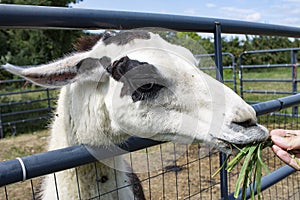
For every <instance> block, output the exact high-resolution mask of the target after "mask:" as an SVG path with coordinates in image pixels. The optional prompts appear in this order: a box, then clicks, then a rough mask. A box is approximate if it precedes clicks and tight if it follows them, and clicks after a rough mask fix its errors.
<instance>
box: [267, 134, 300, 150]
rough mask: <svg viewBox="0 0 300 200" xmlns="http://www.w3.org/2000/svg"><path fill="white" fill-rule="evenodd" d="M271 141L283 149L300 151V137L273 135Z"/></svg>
mask: <svg viewBox="0 0 300 200" xmlns="http://www.w3.org/2000/svg"><path fill="white" fill-rule="evenodd" d="M271 139H272V141H273V143H274V144H276V145H277V146H279V147H280V148H282V149H286V150H292V149H300V135H296V136H295V135H291V136H290V137H282V136H278V135H272V136H271Z"/></svg>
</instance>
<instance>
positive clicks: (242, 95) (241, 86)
mask: <svg viewBox="0 0 300 200" xmlns="http://www.w3.org/2000/svg"><path fill="white" fill-rule="evenodd" d="M242 56H243V53H241V54H240V56H239V63H238V65H239V80H240V97H241V98H242V99H244V91H243V90H244V89H243V66H242V60H243V59H242Z"/></svg>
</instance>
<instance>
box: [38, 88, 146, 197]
mask: <svg viewBox="0 0 300 200" xmlns="http://www.w3.org/2000/svg"><path fill="white" fill-rule="evenodd" d="M96 89H97V90H96ZM99 90H100V91H99ZM101 90H102V91H101ZM103 92H105V88H104V87H98V88H95V86H94V85H93V86H92V85H91V86H89V85H88V84H86V83H85V89H84V90H82V89H81V88H80V85H75V84H74V85H73V84H72V85H70V86H67V87H64V88H62V90H61V93H60V96H59V100H58V106H57V112H56V115H55V119H54V121H53V124H52V130H51V131H52V134H51V140H50V144H49V150H54V149H59V148H64V147H68V146H72V145H76V144H88V145H93V146H103V145H109V144H110V143H111V141H113V140H111V137H113V136H114V135H112V134H111V132H112V131H111V129H110V120H109V118H108V116H109V115H108V111H107V110H106V106H105V103H104V99H103V95H100V94H103ZM74 94H76V96H75V95H74ZM106 162H110V163H114V164H117V165H118V166H119V167H118V169H119V170H120V171H119V170H115V169H114V168H112V166H113V165H112V166H110V165H107V163H106V164H104V163H102V162H97V163H93V164H87V165H84V166H80V167H77V168H76V170H75V169H69V170H66V171H62V172H58V173H56V182H57V188H58V195H59V196H60V198H61V199H77V198H78V197H79V196H78V195H79V194H80V195H81V198H83V199H87V198H91V197H95V196H99V194H105V193H107V195H105V196H103V199H118V197H119V199H138V198H134V197H133V196H134V194H133V189H132V186H130V184H131V183H132V180H131V179H132V178H131V175H128V174H131V173H129V172H130V171H128V169H129V167H128V165H127V164H126V162H125V161H124V160H123V159H122V158H121V157H117V158H111V159H108V160H107V161H106ZM77 177H78V178H77ZM116 181H117V182H116ZM78 185H79V187H78ZM127 185H128V186H127ZM124 186H125V187H124ZM116 187H124V188H123V189H121V190H119V191H118V192H116V191H115V192H112V193H111V192H109V191H111V190H114V189H116ZM139 187H140V186H139ZM140 188H141V187H140ZM78 190H80V192H78ZM140 191H142V189H140ZM141 194H143V193H142V192H141ZM55 198H56V187H55V185H54V176H53V175H49V176H47V178H46V179H45V181H44V184H43V199H55ZM101 199H102V198H101ZM142 199H143V198H142Z"/></svg>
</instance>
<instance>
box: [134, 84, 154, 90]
mask: <svg viewBox="0 0 300 200" xmlns="http://www.w3.org/2000/svg"><path fill="white" fill-rule="evenodd" d="M154 85H155V84H154V83H148V84H145V85H142V86H141V87H139V88H138V89H137V90H138V91H140V92H149V91H151V90H152V88H153V86H154Z"/></svg>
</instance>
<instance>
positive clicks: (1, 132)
mask: <svg viewBox="0 0 300 200" xmlns="http://www.w3.org/2000/svg"><path fill="white" fill-rule="evenodd" d="M1 138H4V133H3V126H2V115H1V107H0V139H1Z"/></svg>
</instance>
